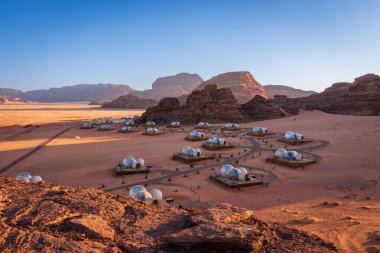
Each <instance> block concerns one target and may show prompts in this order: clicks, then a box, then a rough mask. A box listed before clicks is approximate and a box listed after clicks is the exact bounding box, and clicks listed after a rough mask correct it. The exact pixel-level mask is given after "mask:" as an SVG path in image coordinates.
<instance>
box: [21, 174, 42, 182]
mask: <svg viewBox="0 0 380 253" xmlns="http://www.w3.org/2000/svg"><path fill="white" fill-rule="evenodd" d="M16 180H17V181H22V182H25V183H34V184H37V183H39V182H42V181H43V180H42V178H41V177H40V176H38V175H35V176H32V175H31V174H30V173H28V172H21V173H19V174H18V175H17V176H16Z"/></svg>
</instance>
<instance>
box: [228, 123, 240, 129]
mask: <svg viewBox="0 0 380 253" xmlns="http://www.w3.org/2000/svg"><path fill="white" fill-rule="evenodd" d="M224 128H227V129H239V128H240V126H239V124H237V123H227V124H225V125H224Z"/></svg>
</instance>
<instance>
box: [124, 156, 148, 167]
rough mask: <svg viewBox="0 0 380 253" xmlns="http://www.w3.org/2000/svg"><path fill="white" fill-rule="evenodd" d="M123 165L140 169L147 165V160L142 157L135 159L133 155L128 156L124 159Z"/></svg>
mask: <svg viewBox="0 0 380 253" xmlns="http://www.w3.org/2000/svg"><path fill="white" fill-rule="evenodd" d="M123 165H124V166H125V167H127V168H133V169H140V168H143V167H144V166H145V161H144V159H142V158H138V159H135V158H134V157H133V156H127V157H125V158H124V160H123Z"/></svg>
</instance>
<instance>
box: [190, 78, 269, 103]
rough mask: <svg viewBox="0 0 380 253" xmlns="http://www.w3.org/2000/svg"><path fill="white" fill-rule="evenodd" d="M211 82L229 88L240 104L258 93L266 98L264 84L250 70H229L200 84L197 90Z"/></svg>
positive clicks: (219, 86)
mask: <svg viewBox="0 0 380 253" xmlns="http://www.w3.org/2000/svg"><path fill="white" fill-rule="evenodd" d="M209 84H216V85H217V87H218V88H229V89H230V90H231V91H232V93H233V95H234V96H235V98H236V99H237V100H238V102H239V104H244V103H246V102H248V101H249V100H251V99H252V98H254V97H255V96H256V95H260V96H262V97H265V98H266V94H265V91H264V88H263V86H261V84H260V83H259V82H257V81H256V80H255V78H253V76H252V74H251V73H250V72H248V71H237V72H227V73H224V74H220V75H217V76H214V77H213V78H211V79H209V80H207V81H205V82H204V83H202V84H201V85H199V86H198V88H197V90H202V89H204V88H205V87H206V86H207V85H209Z"/></svg>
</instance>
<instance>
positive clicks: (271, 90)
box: [263, 85, 316, 98]
mask: <svg viewBox="0 0 380 253" xmlns="http://www.w3.org/2000/svg"><path fill="white" fill-rule="evenodd" d="M263 87H264V90H265V93H266V94H267V97H268V98H274V96H275V95H285V96H287V97H288V98H299V97H307V96H310V95H312V94H315V93H316V92H315V91H310V90H309V91H306V90H301V89H295V88H293V87H290V86H286V85H264V86H263Z"/></svg>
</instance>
